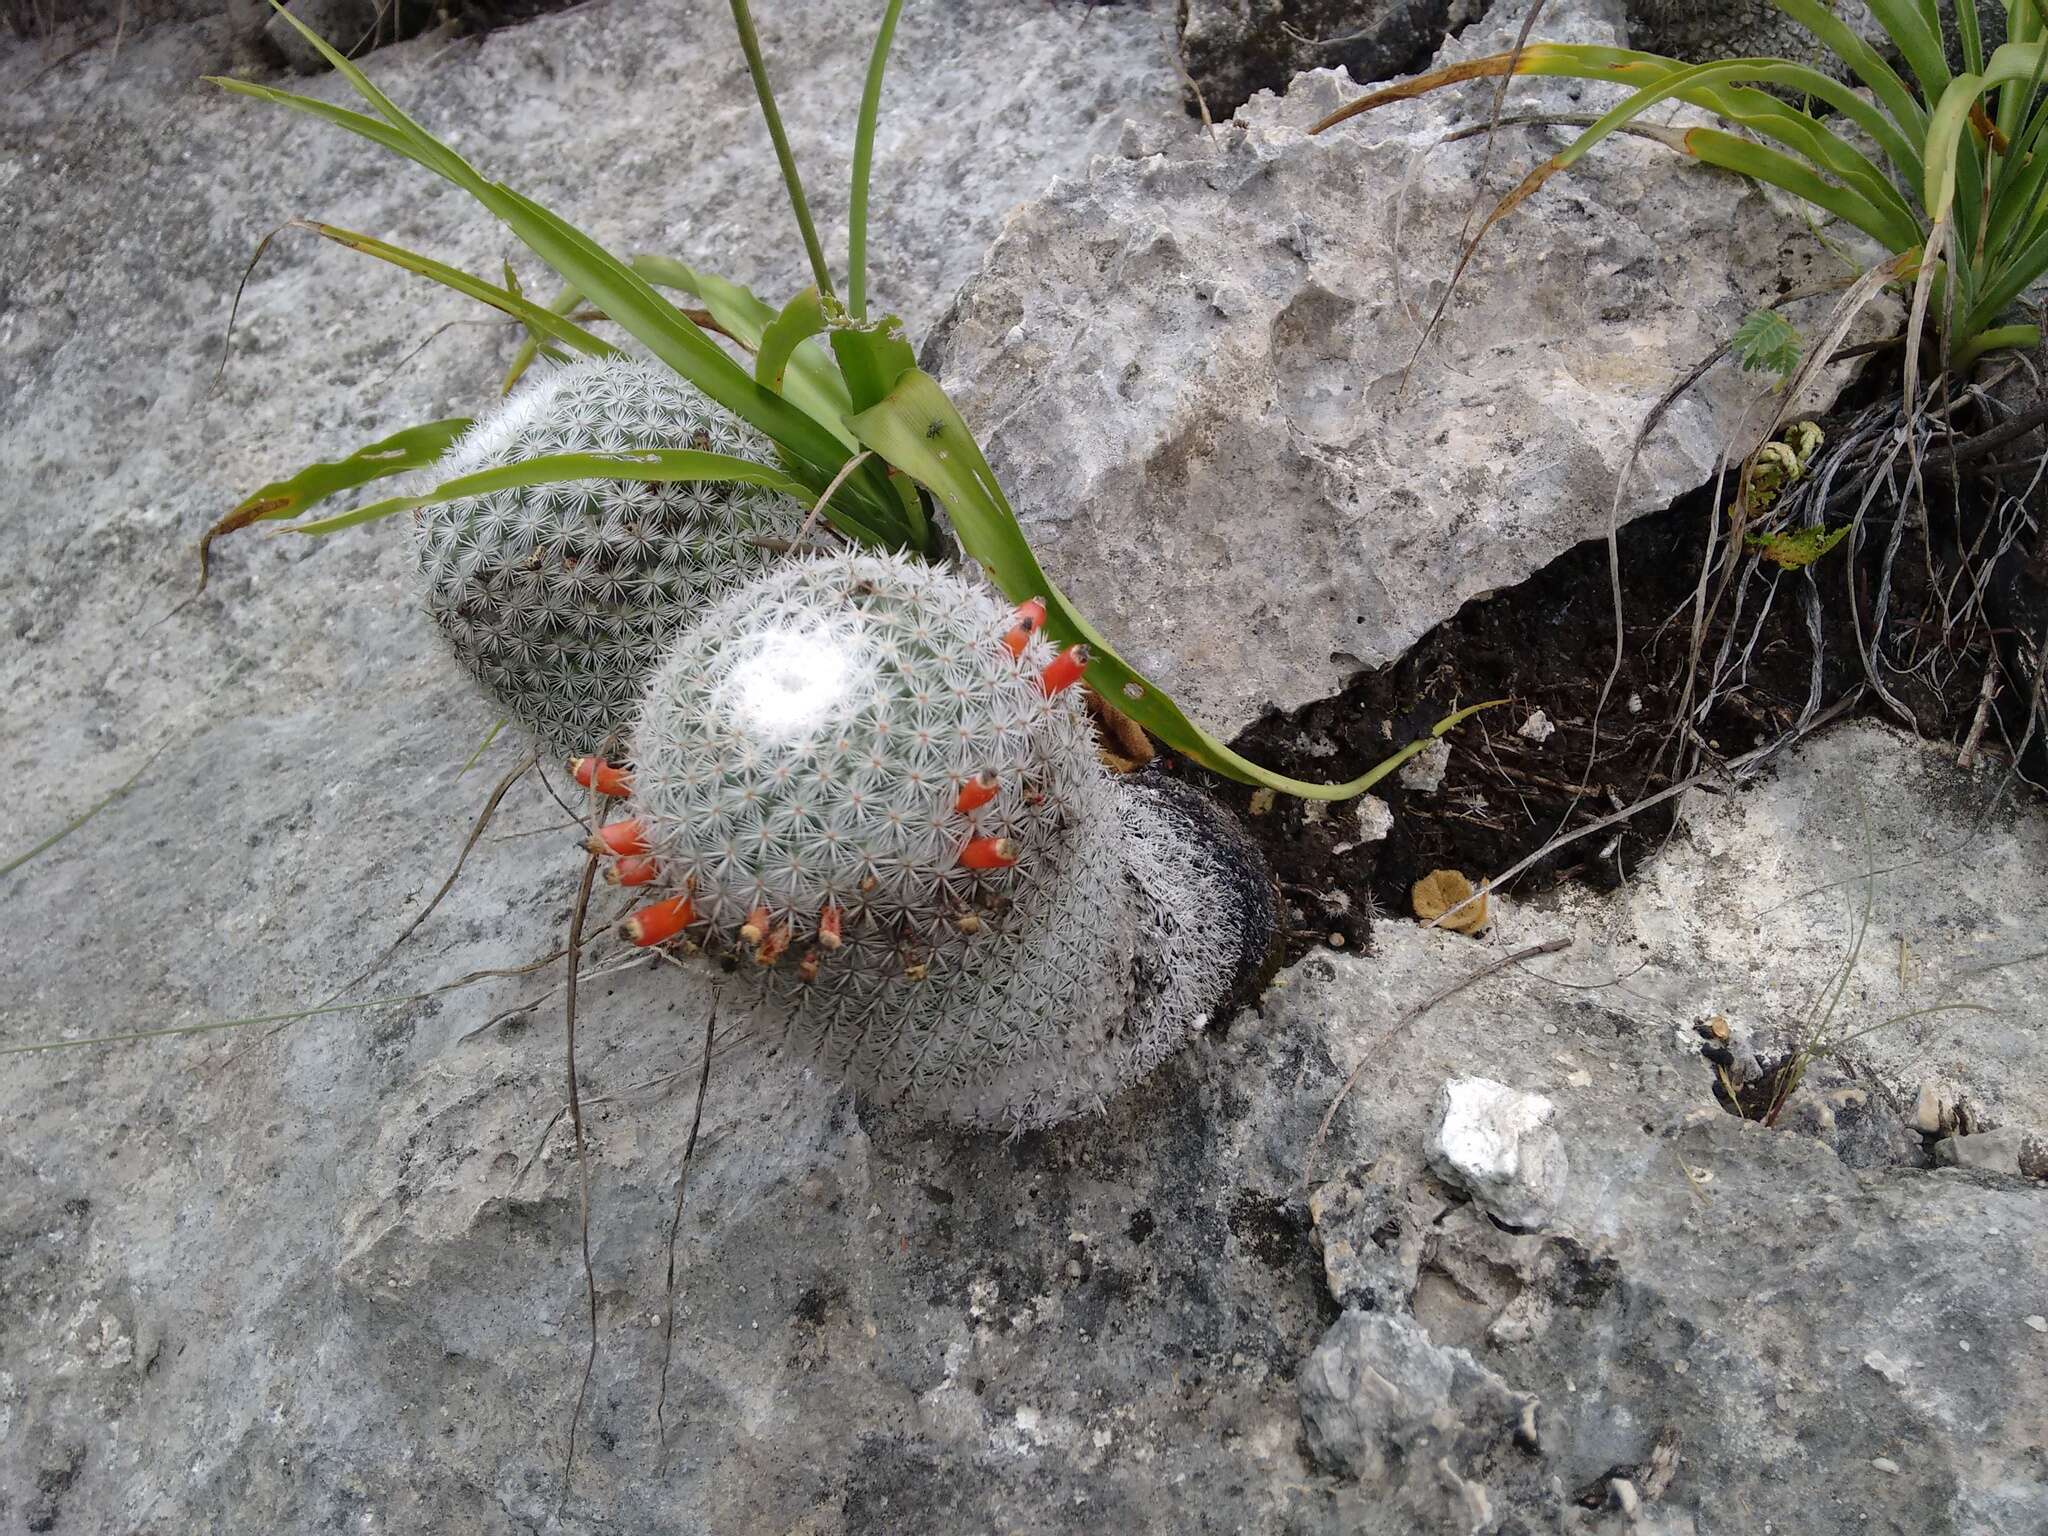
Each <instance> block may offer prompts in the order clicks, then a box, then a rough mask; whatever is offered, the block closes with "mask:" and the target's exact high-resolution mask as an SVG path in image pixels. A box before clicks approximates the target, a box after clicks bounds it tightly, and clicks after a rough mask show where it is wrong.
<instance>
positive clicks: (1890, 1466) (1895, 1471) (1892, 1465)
mask: <svg viewBox="0 0 2048 1536" xmlns="http://www.w3.org/2000/svg"><path fill="white" fill-rule="evenodd" d="M1870 1464H1871V1465H1872V1466H1873V1467H1875V1468H1877V1470H1878V1471H1880V1472H1889V1473H1890V1474H1891V1475H1892V1476H1893V1477H1897V1476H1898V1475H1899V1464H1898V1463H1897V1462H1896V1461H1893V1460H1892V1459H1891V1457H1889V1456H1873V1457H1871V1458H1870Z"/></svg>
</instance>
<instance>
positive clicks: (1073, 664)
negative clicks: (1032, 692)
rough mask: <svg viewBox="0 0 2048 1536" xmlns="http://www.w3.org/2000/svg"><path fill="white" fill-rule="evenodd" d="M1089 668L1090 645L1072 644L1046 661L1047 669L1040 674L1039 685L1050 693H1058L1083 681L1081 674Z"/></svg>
mask: <svg viewBox="0 0 2048 1536" xmlns="http://www.w3.org/2000/svg"><path fill="white" fill-rule="evenodd" d="M1087 670H1088V647H1087V646H1085V645H1070V646H1068V647H1067V648H1066V649H1065V650H1064V651H1061V652H1060V653H1059V655H1057V656H1055V657H1053V659H1052V660H1051V661H1049V662H1047V663H1046V667H1045V670H1044V671H1043V672H1041V673H1039V674H1038V686H1039V687H1040V688H1042V689H1044V690H1045V692H1046V693H1048V694H1054V693H1058V692H1060V691H1061V690H1063V689H1067V688H1071V687H1073V686H1074V684H1076V683H1078V682H1079V681H1081V674H1082V673H1083V672H1086V671H1087Z"/></svg>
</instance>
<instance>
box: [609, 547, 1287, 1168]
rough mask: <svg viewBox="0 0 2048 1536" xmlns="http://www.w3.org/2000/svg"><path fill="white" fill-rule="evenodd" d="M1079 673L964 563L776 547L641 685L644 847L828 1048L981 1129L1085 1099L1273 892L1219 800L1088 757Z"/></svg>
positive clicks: (930, 1113) (881, 1089) (1197, 1005)
mask: <svg viewBox="0 0 2048 1536" xmlns="http://www.w3.org/2000/svg"><path fill="white" fill-rule="evenodd" d="M1063 662H1066V663H1067V664H1065V665H1063ZM1072 670H1073V669H1072V666H1071V659H1070V658H1060V657H1056V656H1055V655H1054V652H1053V650H1052V648H1051V647H1050V646H1049V645H1047V644H1046V642H1045V641H1044V639H1043V638H1042V637H1041V636H1040V635H1038V634H1037V633H1036V632H1035V631H1034V630H1033V629H1032V628H1031V626H1030V625H1029V623H1028V621H1027V622H1026V623H1024V624H1018V623H1017V622H1016V618H1015V615H1013V614H1012V613H1011V612H1010V611H1009V610H1008V609H1007V608H1006V607H1005V605H1004V604H1003V603H1002V602H1001V601H1000V600H999V599H998V598H997V597H996V596H995V595H994V594H993V593H991V592H990V591H989V590H988V589H986V588H984V587H982V586H979V585H977V584H975V583H973V582H970V581H968V580H966V579H964V578H962V577H961V576H959V575H956V574H953V573H950V572H946V571H941V570H937V569H934V568H932V567H929V566H924V565H921V564H918V563H915V562H913V561H909V560H906V559H903V558H900V557H895V556H884V555H874V554H842V555H836V556H830V557H821V558H809V559H799V560H792V561H788V562H785V563H784V564H782V565H780V566H778V567H777V568H776V569H775V570H773V571H772V572H770V573H769V574H767V575H766V576H763V577H761V578H759V579H757V580H756V581H754V582H753V583H751V584H750V585H748V586H747V587H745V588H742V589H740V590H739V591H736V592H734V593H733V594H732V595H731V596H730V597H728V598H727V599H726V600H725V601H724V602H722V603H720V604H719V605H717V606H716V607H714V608H713V609H711V610H710V611H709V612H708V613H706V614H705V615H704V616H703V618H702V619H701V620H699V621H698V622H697V623H695V624H693V625H691V626H690V627H689V628H688V629H686V630H684V631H683V632H682V633H681V634H680V635H679V636H678V637H677V639H676V642H675V644H674V646H673V648H672V649H671V650H670V652H669V653H668V655H667V656H666V657H665V658H664V660H663V662H662V664H661V666H660V667H659V668H658V669H657V670H656V672H655V673H654V675H653V677H652V679H651V680H650V683H649V687H648V693H647V698H646V701H645V704H644V706H643V708H642V712H641V715H640V718H639V722H638V725H637V727H636V729H635V735H634V775H633V780H634V801H633V811H632V822H633V824H634V827H635V831H634V833H633V834H632V835H633V836H634V837H635V838H636V839H637V840H636V841H634V842H633V843H632V844H631V846H632V847H634V848H635V850H636V851H641V852H644V853H645V854H646V855H648V856H651V857H652V859H653V860H654V861H655V863H656V865H657V866H658V867H659V869H660V871H661V878H662V879H663V880H664V881H666V882H667V883H668V884H669V885H670V886H671V887H673V888H675V889H676V890H678V891H679V892H681V893H682V894H681V895H680V896H676V897H671V898H670V899H669V901H668V902H667V903H665V904H663V906H664V908H665V914H666V916H667V917H668V918H669V919H671V920H673V919H675V918H677V917H678V916H680V918H681V920H682V922H684V923H695V924H697V925H698V926H695V927H692V928H690V930H689V933H690V937H691V938H692V939H693V940H695V941H697V942H699V943H701V945H702V947H703V948H704V949H705V950H706V951H708V952H709V953H711V954H712V955H714V956H717V957H720V958H722V959H723V960H724V961H725V963H727V964H728V965H729V966H731V967H732V968H734V969H736V970H738V971H740V972H742V973H744V974H745V975H747V976H748V977H750V978H752V979H753V981H754V982H755V983H756V984H757V985H758V986H759V987H761V988H762V989H763V991H764V992H765V994H766V996H767V999H768V1001H769V1006H768V1007H767V1008H766V1009H765V1010H764V1011H765V1012H766V1013H767V1014H769V1015H770V1016H772V1017H775V1018H777V1019H778V1020H779V1022H780V1029H781V1041H782V1043H783V1044H784V1045H786V1046H787V1047H788V1048H790V1049H791V1050H792V1051H793V1052H795V1053H796V1054H799V1055H801V1056H804V1057H807V1058H809V1059H810V1060H812V1061H813V1062H815V1063H816V1064H817V1065H818V1067H819V1068H820V1069H821V1070H823V1071H826V1072H828V1073H831V1074H833V1075H836V1076H838V1077H841V1078H843V1079H845V1080H846V1081H848V1082H850V1083H852V1084H853V1085H854V1086H855V1087H857V1088H859V1089H861V1090H863V1091H865V1092H867V1093H869V1094H870V1095H872V1096H874V1097H875V1098H877V1099H879V1100H882V1101H884V1102H887V1103H890V1104H894V1105H897V1106H899V1107H902V1108H905V1109H907V1110H910V1111H912V1112H914V1113H916V1114H919V1115H921V1116H925V1117H934V1118H943V1119H947V1120H951V1121H954V1122H956V1123H961V1124H967V1125H974V1126H986V1127H1003V1128H1007V1129H1013V1130H1016V1129H1026V1128H1030V1127H1034V1126H1040V1125H1046V1124H1050V1123H1052V1122H1055V1121H1058V1120H1062V1119H1065V1118H1068V1117H1069V1116H1072V1115H1074V1114H1077V1113H1079V1112H1081V1111H1083V1110H1085V1109H1088V1108H1092V1107H1097V1106H1100V1105H1101V1104H1102V1103H1104V1102H1105V1101H1106V1100H1107V1099H1108V1097H1109V1096H1110V1095H1111V1094H1112V1093H1114V1092H1115V1091H1116V1090H1117V1089H1118V1088H1120V1087H1122V1086H1123V1085H1125V1084H1126V1083H1129V1082H1131V1081H1133V1080H1135V1079H1136V1078H1138V1077H1141V1076H1142V1075H1144V1074H1145V1073H1146V1072H1148V1071H1150V1070H1151V1068H1152V1067H1153V1066H1155V1065H1156V1064H1157V1063H1158V1062H1159V1061H1160V1060H1161V1059H1162V1058H1163V1057H1164V1056H1166V1055H1167V1054H1168V1053H1169V1052H1170V1051H1172V1050H1173V1049H1174V1048H1175V1047H1176V1046H1178V1045H1179V1044H1180V1043H1181V1042H1182V1041H1184V1040H1185V1039H1186V1038H1187V1037H1188V1035H1189V1034H1190V1033H1191V1032H1192V1031H1193V1030H1195V1029H1198V1028H1200V1027H1201V1025H1202V1024H1203V1023H1204V1022H1205V1021H1206V1018H1207V1016H1208V1015H1209V1014H1210V1013H1211V1012H1212V1011H1213V1010H1215V1009H1216V1008H1218V1007H1220V1006H1222V1004H1223V1003H1224V1001H1225V999H1226V997H1227V995H1228V994H1229V993H1230V992H1231V991H1232V989H1233V987H1234V986H1235V985H1236V983H1237V982H1238V981H1239V979H1240V973H1241V972H1242V971H1243V970H1244V969H1245V968H1246V965H1247V962H1249V963H1250V964H1251V965H1252V966H1253V967H1255V966H1256V963H1257V962H1258V961H1259V960H1260V959H1262V958H1263V957H1264V955H1265V952H1266V949H1267V947H1268V945H1269V943H1270V940H1271V936H1272V932H1273V902H1272V895H1271V890H1270V886H1269V883H1268V881H1267V878H1266V876H1265V875H1264V872H1263V866H1261V865H1259V863H1258V860H1257V855H1256V853H1254V852H1251V851H1250V849H1249V845H1248V844H1246V843H1245V842H1243V840H1242V838H1241V837H1236V838H1233V837H1231V836H1228V835H1219V834H1221V832H1222V829H1224V828H1226V827H1228V826H1229V823H1228V822H1227V820H1225V819H1224V818H1222V814H1221V813H1220V812H1218V811H1216V810H1214V808H1213V807H1209V806H1208V805H1207V802H1205V801H1202V800H1201V799H1200V797H1199V796H1197V795H1195V794H1194V792H1193V791H1191V790H1187V789H1185V788H1183V787H1182V786H1178V785H1170V784H1137V783H1132V782H1128V781H1119V780H1115V779H1113V778H1112V777H1111V775H1109V774H1108V772H1107V771H1106V770H1105V769H1104V768H1103V767H1102V766H1101V764H1100V762H1099V761H1098V759H1097V756H1096V753H1095V747H1094V741H1093V735H1092V732H1091V729H1090V726H1089V722H1088V720H1087V717H1086V714H1085V712H1084V710H1083V708H1082V705H1081V703H1080V700H1079V697H1078V695H1079V690H1078V689H1071V688H1065V687H1061V686H1059V684H1060V683H1061V682H1062V681H1063V680H1064V679H1065V678H1067V676H1068V675H1069V674H1070V673H1071V671H1072ZM660 931H661V932H664V933H672V932H674V931H675V925H674V924H673V922H671V923H670V924H669V925H666V926H665V928H664V929H663V930H660ZM639 936H641V937H642V939H643V941H646V940H647V939H648V938H649V937H650V936H651V934H650V933H647V932H642V933H641V934H640V935H639Z"/></svg>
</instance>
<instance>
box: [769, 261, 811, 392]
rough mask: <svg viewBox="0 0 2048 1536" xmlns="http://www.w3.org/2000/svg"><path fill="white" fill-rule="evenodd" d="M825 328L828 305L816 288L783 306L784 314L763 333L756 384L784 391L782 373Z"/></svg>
mask: <svg viewBox="0 0 2048 1536" xmlns="http://www.w3.org/2000/svg"><path fill="white" fill-rule="evenodd" d="M824 329H825V304H824V301H823V300H822V299H820V298H819V297H818V290H817V288H816V287H815V286H813V287H810V288H806V289H805V290H804V291H803V292H802V293H800V294H798V295H797V296H796V297H795V298H793V299H791V300H790V301H789V302H788V303H787V304H785V305H783V306H782V313H781V314H779V315H777V316H776V317H775V319H774V320H773V321H771V322H770V323H769V326H768V329H767V330H765V331H763V332H762V333H761V346H760V350H759V351H758V352H756V353H755V354H754V382H755V383H757V384H766V385H767V386H768V387H769V388H770V389H772V390H776V391H778V392H779V391H781V389H782V384H783V380H782V375H783V371H784V370H785V369H786V368H787V367H788V366H789V361H790V358H791V357H792V356H793V355H794V354H795V352H796V349H797V348H798V347H800V346H801V345H803V343H804V342H805V341H807V340H809V339H810V338H811V337H813V336H815V335H817V334H818V333H819V332H820V331H822V330H824Z"/></svg>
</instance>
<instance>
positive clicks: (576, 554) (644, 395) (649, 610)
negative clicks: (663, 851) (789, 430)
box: [413, 356, 804, 755]
mask: <svg viewBox="0 0 2048 1536" xmlns="http://www.w3.org/2000/svg"><path fill="white" fill-rule="evenodd" d="M644 448H695V449H700V450H709V451H713V452H717V453H727V454H733V455H736V456H739V457H742V458H748V459H753V460H756V461H757V462H760V463H764V464H772V463H774V462H775V460H774V450H773V448H772V447H771V446H770V445H769V443H768V442H767V440H766V439H765V438H763V437H761V436H760V435H759V434H758V433H756V432H754V431H753V430H752V429H751V428H749V427H747V426H746V425H744V424H743V423H741V422H739V421H737V420H735V419H734V418H733V417H732V416H730V415H728V414H727V413H726V412H725V411H723V410H721V409H720V408H719V407H718V406H716V405H714V404H713V403H711V402H710V401H709V400H707V399H705V398H704V397H703V396H702V395H701V394H699V393H698V392H697V391H696V389H694V388H693V387H692V386H691V385H689V384H688V383H686V382H684V381H683V380H682V379H679V378H677V377H676V376H675V375H674V374H672V373H670V372H669V371H668V370H666V369H664V368H661V367H658V366H655V365H653V364H649V363H643V362H638V361H635V360H633V359H631V358H626V357H622V356H613V357H608V358H600V359H595V360H591V361H587V362H580V363H575V364H571V365H568V366H563V367H558V368H554V369H551V370H549V371H548V372H546V373H544V374H542V375H541V376H540V377H538V378H536V379H534V380H532V381H531V382H529V383H527V384H526V385H525V386H524V387H523V388H521V389H520V390H519V391H518V392H517V393H516V394H514V395H513V396H512V397H511V398H510V399H508V400H507V401H506V402H505V403H504V404H503V405H502V406H501V407H500V408H499V409H498V411H497V412H496V413H495V414H494V415H492V416H490V417H488V418H486V419H485V420H483V421H480V422H479V423H478V424H477V425H476V426H475V427H474V428H472V429H471V430H470V432H469V433H468V434H467V435H466V436H465V437H464V438H463V439H462V440H461V441H460V442H459V443H457V444H456V445H455V447H454V448H453V449H452V450H450V452H449V453H448V455H447V457H446V458H444V459H443V460H442V461H441V463H440V464H439V465H437V466H436V467H435V469H434V471H433V475H434V479H435V481H436V483H438V482H440V481H443V480H448V479H452V478H454V477H456V476H458V475H468V474H474V473H476V472H478V471H479V470H484V469H490V468H495V467H497V466H499V465H503V464H511V463H517V462H519V461H521V460H525V459H530V458H535V457H538V456H540V455H543V454H552V453H588V452H603V453H617V452H623V451H626V450H631V449H644ZM803 516H804V509H803V508H802V507H800V506H798V505H797V504H796V503H794V502H792V501H790V500H789V499H788V498H787V497H784V496H782V495H779V494H777V493H776V492H774V491H770V490H767V489H764V488H762V487H760V486H753V485H738V484H723V483H721V484H681V483H658V482H653V481H624V480H582V481H575V482H571V483H567V484H561V485H548V486H535V487H530V488H526V489H520V490H509V491H498V492H494V493H492V494H490V495H487V496H472V497H467V498H464V499H462V500H460V501H452V502H443V503H438V504H436V505H434V506H430V507H426V508H424V509H422V510H421V511H420V512H418V513H416V514H415V517H414V524H413V552H414V556H415V560H416V563H417V566H418V569H419V573H420V577H421V580H422V583H423V585H424V587H425V589H426V601H427V610H428V612H429V613H431V614H432V615H433V618H434V622H435V623H436V624H437V625H438V626H439V627H440V629H441V632H442V633H443V634H444V635H446V636H447V637H448V640H449V643H450V644H451V645H452V646H453V647H454V650H455V654H456V656H457V657H458V658H459V659H460V660H461V662H462V664H463V665H464V666H465V667H466V668H467V669H468V670H469V672H470V674H471V675H472V676H474V677H475V678H476V679H477V680H478V681H479V682H481V683H482V684H483V685H484V687H485V688H486V689H487V690H489V691H490V693H491V694H492V695H493V696H495V697H496V698H497V699H498V700H499V702H500V703H502V704H503V705H504V706H505V708H506V709H507V710H508V711H509V712H510V713H511V715H512V716H513V718H514V719H516V720H518V721H519V722H520V723H521V724H523V725H525V726H526V727H527V728H528V729H529V730H531V731H532V732H533V733H534V735H535V736H536V737H538V738H539V739H540V741H541V742H542V743H543V744H544V745H546V746H547V747H549V748H551V749H553V750H555V751H557V752H565V753H570V754H580V753H586V752H599V753H602V752H605V751H607V750H609V751H611V752H613V753H614V754H615V755H616V754H617V753H618V752H619V751H620V750H621V747H620V743H621V742H623V740H624V739H625V736H626V732H627V731H628V730H629V729H630V726H631V722H632V717H633V713H634V711H635V709H636V708H637V707H638V705H639V702H640V695H641V693H642V691H643V689H644V688H645V685H646V680H647V674H648V673H649V671H651V670H652V668H653V666H654V664H655V662H656V661H657V660H659V658H660V656H661V653H662V650H663V648H664V647H665V646H666V645H667V643H668V641H669V639H670V638H671V637H672V636H673V635H674V634H675V633H676V631H677V630H679V629H680V628H682V626H683V625H684V624H686V623H688V622H689V621H690V620H691V619H692V618H694V617H695V616H696V615H697V614H698V613H700V612H702V611H703V610H704V609H705V608H706V607H707V606H708V605H710V604H711V603H713V602H716V601H717V600H718V599H719V598H720V597H722V596H723V595H724V594H725V593H726V592H728V591H730V590H731V589H732V588H733V587H734V586H736V585H738V584H739V583H741V582H743V581H746V580H747V579H749V578H750V577H753V576H755V575H757V574H759V573H760V572H761V571H762V570H764V569H766V568H767V566H768V565H769V564H770V562H771V561H772V560H773V559H774V558H775V557H774V555H773V554H772V553H771V552H770V551H768V550H766V549H764V548H762V547H761V546H760V544H758V543H756V542H755V540H757V539H759V538H763V537H766V538H771V539H774V538H781V539H787V538H789V537H791V536H793V535H794V533H795V532H796V530H797V528H798V527H799V525H800V524H801V522H802V520H803Z"/></svg>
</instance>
